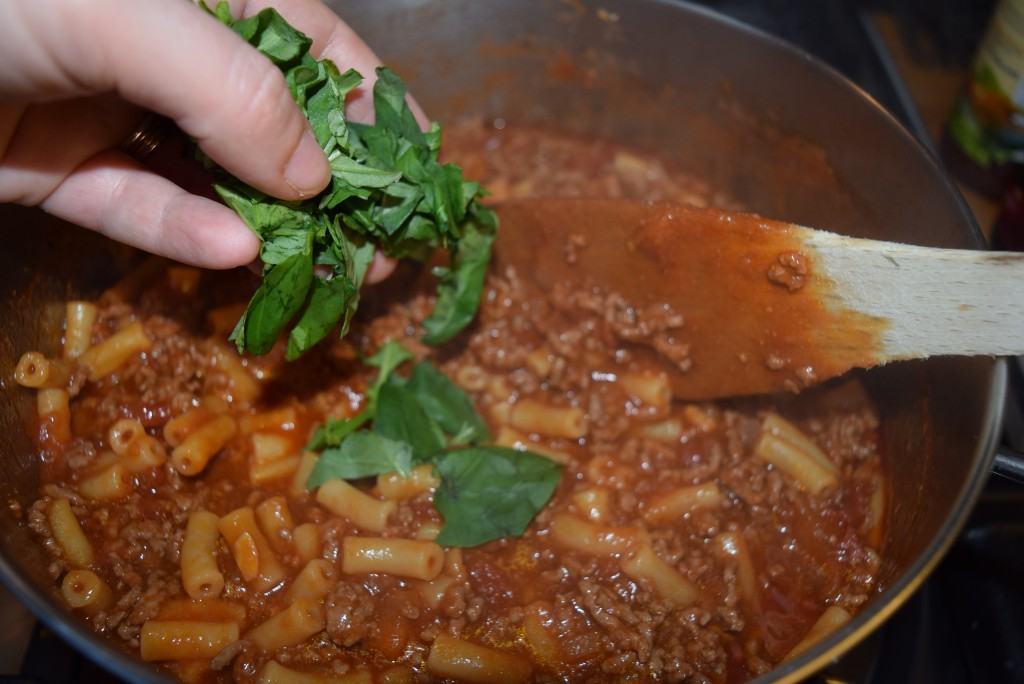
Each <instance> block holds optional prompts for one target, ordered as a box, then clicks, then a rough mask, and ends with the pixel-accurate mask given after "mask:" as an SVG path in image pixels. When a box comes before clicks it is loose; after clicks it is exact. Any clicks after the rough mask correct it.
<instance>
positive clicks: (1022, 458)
mask: <svg viewBox="0 0 1024 684" xmlns="http://www.w3.org/2000/svg"><path fill="white" fill-rule="evenodd" d="M992 472H994V473H995V474H997V475H1002V476H1003V477H1005V478H1007V479H1009V480H1013V481H1014V482H1016V483H1018V484H1024V454H1022V453H1020V452H1019V451H1014V450H1013V449H1011V448H1010V447H1008V446H1005V445H1004V446H1001V447H999V449H998V450H997V451H996V460H995V462H994V463H993V464H992Z"/></svg>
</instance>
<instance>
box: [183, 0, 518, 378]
mask: <svg viewBox="0 0 1024 684" xmlns="http://www.w3.org/2000/svg"><path fill="white" fill-rule="evenodd" d="M203 6H204V7H205V5H203ZM208 11H210V10H208ZM211 14H213V15H214V16H216V17H217V18H218V19H219V20H220V21H221V22H223V23H224V24H226V25H227V26H229V27H231V28H232V29H233V30H234V31H235V32H236V33H237V34H238V35H239V36H241V37H242V38H243V39H244V40H246V41H247V42H248V43H249V44H250V45H252V46H253V47H255V48H256V49H257V50H259V51H260V52H262V53H263V54H264V55H266V56H267V57H268V58H269V59H270V60H271V61H272V62H273V63H274V64H276V65H277V66H278V67H279V68H280V69H281V71H282V72H283V74H284V77H285V81H286V82H287V84H288V87H289V89H290V91H291V94H292V97H293V98H294V99H295V102H296V103H297V104H298V105H299V107H300V109H302V111H303V113H304V114H305V115H306V118H307V119H308V120H309V123H310V126H311V128H312V130H313V133H314V135H315V136H316V139H317V141H318V142H319V143H320V145H321V147H322V148H323V150H324V152H325V153H326V154H327V158H328V160H329V162H330V165H331V181H330V184H329V185H328V187H327V188H326V189H325V190H324V191H323V192H322V193H320V194H319V195H318V196H316V197H313V198H310V199H308V200H305V201H303V202H291V203H288V202H282V201H280V200H277V199H274V198H271V197H267V196H266V195H264V194H263V193H260V192H258V191H257V190H255V189H253V188H251V187H249V186H247V185H245V184H243V183H241V182H240V181H238V180H237V179H235V178H232V177H230V175H228V174H227V172H225V171H223V169H217V168H215V169H214V170H215V171H216V172H217V173H218V175H219V177H220V180H219V181H218V182H217V183H216V184H215V186H214V187H215V189H216V191H217V193H218V194H219V195H220V196H221V197H222V198H223V199H224V201H225V202H226V203H227V204H228V205H229V206H230V207H231V208H232V209H234V210H235V211H236V212H237V213H238V215H239V216H240V217H241V218H242V220H243V221H244V222H245V223H246V225H248V226H249V228H250V229H252V231H253V232H254V233H256V235H257V236H258V237H259V238H260V240H261V241H262V246H261V249H260V256H261V258H262V259H263V262H264V271H263V277H264V281H263V284H262V285H261V286H260V288H259V290H257V292H256V294H255V295H254V296H253V301H252V302H251V303H250V305H249V309H248V310H247V312H246V316H244V317H243V319H242V320H241V321H239V324H238V326H236V328H235V331H234V333H233V334H232V336H231V339H232V341H234V342H235V344H236V346H237V347H238V350H239V351H240V352H251V353H254V354H264V353H266V352H267V351H269V350H270V348H271V347H272V346H273V344H274V342H275V340H276V339H277V336H278V335H279V334H280V333H281V332H283V331H284V329H285V328H287V327H288V326H289V324H292V328H291V332H290V334H289V336H288V346H287V353H286V357H287V358H288V359H289V360H291V359H295V358H298V357H299V356H301V355H302V354H303V353H305V352H306V351H307V350H309V349H310V348H311V347H312V346H313V345H315V344H316V343H318V342H319V341H320V340H322V339H324V338H325V337H326V336H327V335H328V334H329V333H330V332H331V330H333V329H334V328H335V327H338V328H339V330H340V334H341V335H345V334H346V332H347V330H348V323H349V321H350V320H351V318H352V315H353V313H354V312H355V310H356V307H357V305H358V298H359V289H360V287H361V286H362V282H363V277H364V275H365V273H366V266H367V265H368V263H369V260H370V257H372V255H373V250H374V248H376V249H379V250H381V251H382V252H383V253H384V254H386V255H388V256H391V257H395V258H404V257H409V258H414V259H419V260H425V259H426V258H428V257H429V256H430V255H431V253H432V252H433V251H434V250H436V249H445V250H447V251H448V252H449V255H450V262H451V265H450V267H448V268H447V269H444V270H442V271H439V272H438V275H439V277H440V281H439V283H438V298H437V304H436V306H435V309H434V312H433V313H432V314H431V316H430V317H429V318H428V319H427V320H426V321H425V322H424V331H425V336H424V340H425V341H426V342H427V343H428V344H441V343H443V342H445V341H447V340H449V339H451V338H452V337H454V336H455V335H456V334H457V333H458V332H459V331H460V330H462V329H463V328H465V327H466V326H467V325H469V324H470V322H471V321H472V320H473V317H474V316H475V314H476V310H477V308H478V306H479V303H480V296H481V293H482V291H483V279H484V273H485V271H486V267H487V263H488V261H489V259H490V254H491V243H492V242H493V240H494V234H495V232H496V231H497V227H498V224H497V218H496V216H495V214H494V212H492V211H491V210H490V209H487V208H485V207H483V206H482V205H481V204H479V202H478V200H479V199H480V198H481V197H483V196H484V194H485V191H484V190H483V189H482V188H481V187H480V186H479V185H478V184H476V183H472V182H467V181H464V180H463V178H462V171H461V169H459V167H457V166H455V165H453V164H444V165H442V164H441V163H440V162H439V161H438V153H439V150H440V141H441V128H440V126H438V125H437V124H436V123H435V124H433V126H432V127H431V129H430V131H428V132H426V133H424V132H423V131H422V130H420V127H419V125H418V124H417V122H416V118H415V117H414V116H413V113H412V110H411V109H410V108H409V106H408V104H407V102H406V87H405V84H404V83H403V82H402V80H401V79H400V78H399V77H398V76H397V75H396V74H395V73H394V72H392V71H391V70H390V69H388V68H386V67H381V68H379V69H378V70H377V81H376V83H375V85H374V90H373V101H374V109H375V123H374V124H372V125H367V124H355V123H352V122H349V121H348V120H347V119H346V117H345V98H346V96H347V95H348V94H349V93H350V92H352V90H353V89H355V88H356V87H357V86H358V85H359V84H360V83H361V82H362V76H361V75H360V74H359V73H358V72H356V71H354V70H351V69H350V70H348V71H346V72H344V73H342V72H340V71H339V70H338V68H337V67H336V66H335V65H334V64H333V63H331V62H330V61H329V60H316V59H314V58H313V57H312V56H311V55H310V54H309V49H310V45H311V41H310V39H309V38H308V37H307V36H305V35H303V34H302V33H301V32H300V31H298V30H296V29H295V28H294V27H292V26H290V25H289V24H288V22H287V21H285V19H284V18H283V17H282V16H281V15H280V14H278V13H277V11H276V10H274V9H272V8H267V9H264V10H262V11H261V12H259V13H258V14H257V15H255V16H252V17H249V18H246V19H241V20H235V19H233V18H232V17H231V12H230V10H229V7H228V5H227V3H226V2H219V3H218V4H217V6H216V8H215V9H214V10H212V11H211ZM206 161H207V162H209V160H206ZM211 165H212V164H211ZM297 254H302V255H303V257H302V258H301V259H299V258H298V257H296V255H297ZM285 263H288V264H289V266H288V268H287V269H284V268H282V266H283V265H284V264H285ZM306 264H311V265H312V264H316V265H320V266H329V267H330V269H329V270H328V272H327V273H326V274H324V273H321V272H320V271H319V270H317V271H316V272H315V275H314V274H313V272H311V273H310V275H309V276H308V277H307V276H306V275H305V273H306ZM300 276H301V277H300ZM279 289H280V290H282V292H277V290H279ZM256 314H258V317H257V315H256ZM257 318H258V320H256V319H257Z"/></svg>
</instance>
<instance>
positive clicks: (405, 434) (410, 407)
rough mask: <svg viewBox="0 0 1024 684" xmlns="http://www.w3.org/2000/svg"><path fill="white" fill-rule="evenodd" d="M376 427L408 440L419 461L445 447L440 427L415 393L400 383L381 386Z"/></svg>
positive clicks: (382, 433)
mask: <svg viewBox="0 0 1024 684" xmlns="http://www.w3.org/2000/svg"><path fill="white" fill-rule="evenodd" d="M373 431H374V432H376V433H377V434H379V435H381V436H384V437H387V438H389V439H393V440H396V441H400V442H404V443H405V444H408V445H409V446H410V447H411V448H412V451H413V455H414V456H415V458H416V461H417V463H424V462H426V461H427V460H429V459H430V457H431V456H433V455H435V454H436V453H438V452H439V451H441V450H442V449H444V447H445V437H444V433H443V432H442V431H441V427H440V426H439V425H438V424H437V423H435V422H434V421H433V420H432V419H431V418H430V416H428V415H427V413H426V411H424V410H423V408H422V407H421V406H420V403H419V401H418V400H417V399H416V395H415V394H413V393H412V392H410V391H409V390H407V389H406V388H405V387H403V386H401V385H397V384H391V383H388V384H386V385H384V386H383V387H381V388H380V396H379V397H378V401H377V414H376V416H374V419H373Z"/></svg>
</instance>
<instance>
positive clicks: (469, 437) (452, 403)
mask: <svg viewBox="0 0 1024 684" xmlns="http://www.w3.org/2000/svg"><path fill="white" fill-rule="evenodd" d="M405 389H407V390H408V391H409V392H411V393H412V394H413V395H414V396H415V397H416V400H417V401H418V402H419V405H420V406H421V407H422V408H423V411H424V412H425V413H426V414H427V415H428V416H430V418H432V419H433V420H434V421H436V422H437V424H438V425H440V426H441V429H442V430H444V431H445V432H446V433H447V434H449V435H452V437H453V439H452V444H453V445H456V446H462V445H465V444H479V443H481V442H486V441H487V440H489V439H490V438H491V433H490V430H488V429H487V423H485V422H484V419H483V418H481V417H480V414H479V413H477V412H476V409H475V408H474V407H473V401H472V400H471V399H470V398H469V395H467V394H466V393H465V392H464V391H462V388H461V387H459V386H458V385H456V384H455V383H454V382H452V381H451V380H449V379H448V376H446V375H445V374H444V373H442V372H441V371H439V370H438V369H437V368H435V367H434V365H433V364H432V363H430V362H428V361H422V362H420V363H418V364H416V366H415V367H414V368H413V369H412V374H411V375H410V376H409V379H408V380H407V381H406V383H405Z"/></svg>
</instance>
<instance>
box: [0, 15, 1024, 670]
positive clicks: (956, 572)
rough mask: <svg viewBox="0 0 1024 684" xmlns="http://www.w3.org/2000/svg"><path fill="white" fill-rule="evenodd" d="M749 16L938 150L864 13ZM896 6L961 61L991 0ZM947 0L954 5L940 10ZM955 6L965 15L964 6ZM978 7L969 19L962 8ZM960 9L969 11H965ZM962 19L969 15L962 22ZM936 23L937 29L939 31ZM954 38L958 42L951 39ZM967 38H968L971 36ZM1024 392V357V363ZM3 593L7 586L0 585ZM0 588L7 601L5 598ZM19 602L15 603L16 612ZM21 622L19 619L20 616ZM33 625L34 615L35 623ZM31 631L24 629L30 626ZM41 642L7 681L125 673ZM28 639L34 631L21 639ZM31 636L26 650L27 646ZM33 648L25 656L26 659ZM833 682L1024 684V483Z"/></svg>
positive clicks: (967, 535)
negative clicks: (922, 17) (914, 15)
mask: <svg viewBox="0 0 1024 684" xmlns="http://www.w3.org/2000/svg"><path fill="white" fill-rule="evenodd" d="M700 4H704V5H706V6H709V7H712V8H714V9H717V10H718V11H721V12H723V13H725V14H728V15H730V16H733V17H735V18H737V19H739V20H741V21H744V22H746V23H749V24H752V25H754V26H757V27H758V28H761V29H762V30H765V31H767V32H769V33H772V34H775V35H778V36H780V37H782V38H784V39H786V40H788V41H790V42H792V43H795V44H796V45H798V46H800V47H802V48H803V49H805V50H807V51H808V52H810V53H811V54H814V55H816V56H817V57H819V58H821V59H823V60H824V61H825V62H826V63H828V64H830V65H831V66H833V67H834V68H836V69H837V70H839V71H840V72H841V73H843V74H845V75H846V76H848V77H849V78H851V79H852V80H853V81H854V82H856V83H857V84H858V85H860V86H861V87H862V88H864V90H866V91H867V92H868V93H869V94H871V95H872V96H873V97H874V98H875V99H876V100H878V101H879V102H880V103H881V104H882V105H883V106H884V107H886V108H887V109H888V110H889V111H891V112H892V113H893V114H894V115H895V116H896V117H897V118H899V119H900V120H901V121H902V122H903V123H904V124H905V125H906V126H907V127H908V128H909V129H910V130H911V131H912V132H913V133H914V134H915V135H917V136H918V138H919V139H920V140H921V141H922V142H923V143H924V144H925V145H926V146H928V147H932V148H933V149H934V145H933V143H932V141H931V140H929V139H928V134H927V132H926V131H925V128H924V126H923V125H922V124H921V121H920V117H919V116H918V114H917V112H916V110H915V108H914V105H913V100H912V98H911V97H910V95H909V93H908V91H907V89H906V87H905V85H904V84H903V82H902V80H901V78H900V76H899V74H898V73H897V71H896V69H895V67H894V66H893V63H892V60H891V59H890V58H889V56H888V54H887V52H886V50H885V46H884V44H883V43H882V41H881V40H880V39H879V36H878V34H877V33H876V32H875V30H874V28H873V24H872V23H871V21H870V20H869V19H868V18H867V15H866V14H865V13H864V11H863V5H862V6H861V8H858V6H857V5H855V4H854V3H852V2H840V1H836V0H826V1H822V2H819V1H813V2H793V1H792V0H705V1H704V2H701V3H700ZM865 4H868V5H870V4H875V5H892V6H893V8H894V9H896V10H897V14H898V15H900V14H902V15H903V16H906V13H907V12H914V11H929V12H930V14H928V17H927V20H926V21H923V22H919V23H920V24H921V25H922V27H923V28H924V29H931V30H938V31H939V32H940V33H941V35H938V36H937V39H938V40H939V42H940V43H944V44H945V48H946V50H947V52H952V53H955V54H956V55H958V57H959V58H960V59H963V58H965V57H964V56H965V55H966V56H969V55H970V52H971V51H972V48H971V45H973V41H975V40H976V38H977V35H970V34H969V33H968V32H965V31H964V26H969V27H970V30H971V31H973V32H974V33H975V34H976V33H977V31H978V30H980V27H982V26H983V24H984V22H983V16H982V17H981V18H980V19H979V16H978V15H979V13H980V14H981V15H984V14H985V13H986V11H987V7H986V6H987V5H990V4H991V2H990V1H989V2H980V3H978V2H973V3H972V2H968V0H936V2H934V3H929V2H925V1H924V0H906V1H904V2H893V3H887V2H884V0H876V2H875V3H865ZM936 5H941V6H942V8H945V9H949V10H950V11H945V12H944V11H939V12H936V11H935V7H936ZM953 10H955V11H953ZM964 12H966V13H967V15H968V16H967V17H966V18H964V16H963V13H964ZM957 13H959V14H957ZM952 16H956V17H959V18H960V19H962V20H958V21H952V20H950V17H952ZM936 27H937V28H936ZM951 41H952V42H951ZM965 41H967V42H968V43H970V44H968V45H965V44H964V42H965ZM1015 368H1016V371H1015V372H1016V373H1017V375H1018V378H1017V380H1018V383H1017V385H1016V386H1017V387H1018V388H1024V373H1021V369H1022V368H1024V364H1019V365H1018V364H1015ZM1021 406H1024V394H1021V395H1018V399H1017V404H1016V406H1012V405H1011V406H1010V407H1009V410H1010V415H1009V416H1008V420H1007V425H1008V426H1009V427H1010V428H1011V429H1012V434H1010V435H1009V436H1008V438H1009V439H1010V440H1011V441H1014V442H1016V446H1017V448H1018V449H1019V448H1022V447H1024V413H1020V412H1019V409H1020V407H1021ZM0 592H2V590H0ZM3 598H6V597H2V596H0V605H2V604H3V600H2V599H3ZM8 612H10V613H11V615H12V616H13V615H14V614H15V613H17V612H18V611H17V607H12V608H10V609H4V608H2V607H0V615H3V616H4V618H5V621H8V622H10V621H9V620H7V617H8V615H7V613H8ZM15 622H16V621H15ZM28 624H30V623H28ZM22 629H24V628H22ZM29 629H32V630H33V632H32V636H31V638H30V639H28V640H25V639H21V641H20V643H19V639H18V637H17V636H15V635H12V636H11V638H7V636H8V635H5V634H3V633H0V684H3V683H8V684H14V683H17V684H22V683H23V684H57V683H59V682H60V683H62V682H90V683H94V684H107V683H110V684H116V682H117V681H118V680H116V679H115V678H113V677H111V676H110V675H108V674H106V673H105V672H103V671H102V670H101V669H99V668H98V667H97V666H95V665H93V664H92V663H91V662H90V661H89V660H88V659H86V658H84V657H82V656H80V655H78V654H77V653H75V652H74V651H73V650H72V649H71V648H70V647H68V646H67V645H66V644H64V643H63V642H61V641H60V640H59V639H58V638H57V637H56V636H55V635H54V634H53V633H52V632H50V631H49V630H48V629H46V628H45V627H44V626H42V625H39V624H36V625H35V626H34V628H31V627H30V628H29ZM22 636H23V635H22ZM26 643H27V648H26V646H25V644H26ZM22 654H23V655H22ZM810 681H812V682H822V683H825V682H827V683H828V684H845V683H849V684H854V683H864V684H897V683H899V684H961V683H964V682H966V683H969V684H1007V683H1013V682H1022V683H1024V486H1021V485H1017V484H1014V483H1011V482H1008V481H1006V480H1003V479H1001V478H999V477H998V476H993V477H992V478H991V480H990V481H989V483H988V485H987V487H986V488H985V491H984V493H983V494H982V497H981V500H980V502H979V504H978V507H977V508H976V510H975V511H974V513H973V514H972V515H971V517H970V520H969V521H968V523H967V525H966V527H965V529H964V532H963V533H962V534H961V536H960V538H959V539H958V541H957V542H956V544H955V545H954V547H953V549H952V551H951V552H950V553H949V555H948V556H947V557H946V558H945V559H944V560H943V562H942V563H941V564H940V565H939V567H938V569H937V570H936V571H935V573H934V574H933V575H932V577H931V578H930V579H929V580H928V581H927V582H926V583H925V584H924V586H923V587H922V588H921V590H919V591H918V592H917V593H916V594H915V595H914V597H912V598H911V599H910V600H909V601H908V602H907V603H906V604H905V605H904V606H903V607H902V608H901V609H900V610H899V611H898V612H897V613H896V615H895V616H894V617H893V618H892V619H890V620H889V621H888V622H887V623H886V624H885V626H884V627H883V628H882V629H880V630H878V631H877V632H876V633H875V634H873V635H872V636H870V637H869V638H868V639H867V640H866V641H865V642H864V643H863V644H861V645H860V646H859V647H858V648H856V649H855V650H854V651H853V652H851V653H850V654H848V655H847V656H844V658H842V659H841V660H840V661H839V662H838V663H836V664H834V665H833V666H831V667H829V668H827V669H826V670H825V671H823V672H822V673H820V674H819V675H816V676H815V677H813V678H812V679H811V680H810Z"/></svg>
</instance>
